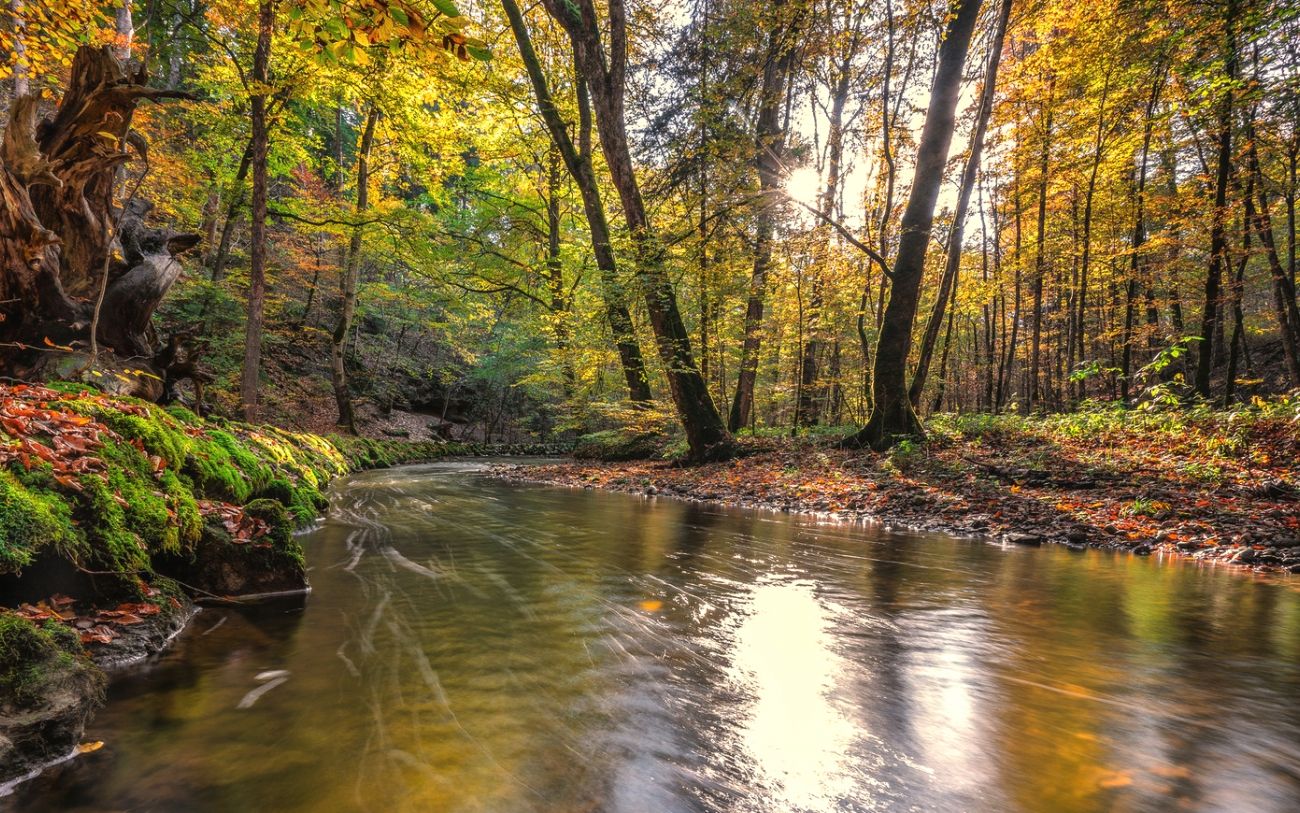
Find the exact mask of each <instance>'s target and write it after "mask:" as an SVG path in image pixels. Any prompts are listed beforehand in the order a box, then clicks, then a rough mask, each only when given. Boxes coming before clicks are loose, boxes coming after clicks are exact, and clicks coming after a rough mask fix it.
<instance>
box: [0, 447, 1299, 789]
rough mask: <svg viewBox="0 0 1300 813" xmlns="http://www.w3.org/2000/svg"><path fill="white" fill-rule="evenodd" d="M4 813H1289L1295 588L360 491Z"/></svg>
mask: <svg viewBox="0 0 1300 813" xmlns="http://www.w3.org/2000/svg"><path fill="white" fill-rule="evenodd" d="M303 541H304V544H305V547H306V548H307V551H308V559H309V563H310V565H311V567H312V573H311V576H312V582H313V585H314V588H315V589H314V592H313V593H312V595H311V597H310V598H309V599H308V600H307V602H306V605H305V607H302V606H299V607H291V606H284V605H265V606H260V607H258V608H238V609H210V610H206V611H204V612H203V613H202V614H201V615H200V616H199V617H198V618H197V619H196V620H195V622H194V624H193V625H192V626H191V628H190V629H189V630H188V631H187V632H186V633H185V634H184V635H183V636H182V637H181V639H180V640H179V641H178V642H177V644H176V646H175V647H174V648H173V649H172V650H171V651H169V652H168V653H166V654H164V655H163V656H162V657H161V658H159V659H158V661H157V662H156V663H153V664H149V665H147V666H144V667H139V668H136V669H132V670H129V671H127V672H124V673H122V674H121V675H119V676H117V677H116V679H115V680H114V683H113V685H112V688H111V691H110V700H109V703H108V706H107V707H106V708H105V709H104V710H103V711H101V713H100V714H99V715H98V717H97V718H96V720H95V722H94V723H93V724H92V727H91V729H90V730H89V731H88V732H87V737H88V738H89V739H92V740H103V741H104V742H105V746H104V747H103V748H102V749H101V750H99V751H97V752H94V753H92V754H87V755H85V756H83V757H80V758H78V759H75V760H73V761H71V762H69V763H67V764H65V765H64V766H62V767H61V768H59V769H57V770H53V771H50V772H48V773H47V774H45V775H44V776H42V777H40V778H38V779H37V780H34V781H33V782H31V783H28V784H27V785H24V786H22V787H21V788H20V789H19V791H18V792H17V793H16V794H15V795H14V796H11V797H9V798H8V799H3V800H0V809H4V810H23V811H53V810H87V811H89V810H96V811H100V810H185V811H334V810H337V811H408V810H409V811H501V812H502V813H517V812H523V811H542V812H545V813H550V812H551V811H556V812H558V811H565V813H581V812H582V811H593V812H594V811H607V812H608V813H638V812H639V811H647V812H649V811H654V813H661V812H662V813H672V812H673V811H683V812H686V811H737V813H769V812H770V813H778V811H779V812H781V813H784V812H785V811H873V810H889V811H903V810H941V811H949V810H990V811H994V810H996V811H1043V810H1053V811H1108V810H1152V811H1156V810H1169V809H1179V810H1233V811H1247V810H1249V811H1290V810H1294V809H1295V807H1296V803H1297V800H1298V799H1300V704H1297V703H1296V700H1295V698H1296V697H1297V696H1300V589H1297V587H1298V585H1297V580H1294V579H1290V580H1288V579H1285V578H1279V579H1271V580H1269V579H1253V578H1250V577H1248V576H1242V575H1241V574H1236V573H1229V572H1226V571H1223V570H1216V569H1213V568H1203V567H1198V566H1195V565H1190V564H1187V563H1178V562H1175V563H1172V564H1169V563H1153V562H1151V561H1149V560H1143V559H1138V558H1135V557H1128V556H1115V555H1110V554H1104V553H1100V552H1095V551H1094V552H1084V553H1079V552H1071V551H1066V550H1063V549H1054V548H1053V549H1041V550H1026V549H1012V550H1007V549H1002V548H998V547H993V546H989V545H983V544H978V543H972V542H961V541H954V540H949V539H944V538H939V537H934V536H919V535H899V534H890V533H885V532H883V531H881V530H879V529H877V528H874V527H870V526H863V525H849V524H842V523H823V522H818V521H816V520H813V519H808V518H790V517H786V516H782V515H778V514H771V513H763V512H753V511H738V510H736V511H733V510H728V509H723V508H718V507H710V506H703V505H698V504H690V503H681V502H676V501H671V500H662V499H640V498H635V497H628V496H624V495H613V494H604V493H597V492H586V491H574V490H560V489H550V488H541V487H517V486H507V485H503V484H500V483H497V482H494V481H491V480H488V479H485V478H483V477H482V476H481V475H480V474H477V473H475V471H474V467H473V466H470V465H465V464H441V465H436V466H424V467H411V468H405V469H398V470H392V471H384V472H373V473H369V474H365V475H360V476H357V477H353V478H350V479H348V480H346V481H344V482H341V483H340V484H339V485H338V486H337V487H336V489H335V493H334V499H333V500H332V508H331V513H330V517H329V520H328V521H327V522H326V523H325V524H323V525H322V526H321V527H320V528H318V529H316V530H314V531H313V532H311V533H310V534H308V535H306V536H305V537H304V539H303Z"/></svg>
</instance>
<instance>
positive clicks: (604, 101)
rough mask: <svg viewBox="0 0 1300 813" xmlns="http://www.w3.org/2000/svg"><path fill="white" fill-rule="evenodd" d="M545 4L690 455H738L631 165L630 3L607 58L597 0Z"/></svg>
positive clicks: (615, 23)
mask: <svg viewBox="0 0 1300 813" xmlns="http://www.w3.org/2000/svg"><path fill="white" fill-rule="evenodd" d="M545 5H546V9H547V11H548V12H550V14H551V16H552V17H554V18H555V19H556V21H557V22H559V23H560V25H561V26H562V27H563V28H564V29H565V31H566V32H567V33H568V35H569V40H570V42H571V43H572V44H573V50H574V54H575V57H576V59H577V64H578V65H579V67H580V69H581V71H582V75H583V78H584V79H585V80H586V82H587V85H588V87H589V89H590V91H591V98H592V102H593V107H594V109H595V113H596V126H597V129H598V131H599V133H600V145H601V150H602V151H603V153H604V155H605V163H606V164H607V165H608V166H609V172H610V177H611V179H612V180H613V182H614V186H615V188H616V189H617V190H618V193H619V199H620V200H621V202H622V204H623V215H624V217H625V218H626V220H627V226H628V230H629V231H630V232H631V236H632V245H633V249H634V251H635V253H636V266H637V267H636V273H637V278H638V281H639V282H640V285H641V289H642V292H643V293H644V295H645V300H646V310H647V311H648V312H649V315H650V324H651V327H652V328H653V329H654V333H655V339H656V345H657V348H658V350H659V357H660V358H661V359H662V360H663V363H664V368H665V373H666V374H667V377H668V386H669V389H670V390H671V392H672V396H673V403H674V405H675V406H676V407H677V415H678V418H679V419H680V421H681V424H682V428H683V429H684V430H685V431H686V440H687V443H688V444H689V445H690V449H691V457H692V458H693V459H694V460H696V461H704V460H716V459H721V458H725V457H729V456H731V454H733V453H734V448H733V444H732V440H731V436H730V435H729V434H728V433H727V430H726V427H725V426H724V425H723V423H722V418H721V417H720V416H719V415H718V410H717V409H716V408H715V407H714V405H713V399H712V398H711V397H710V396H709V390H708V387H707V386H706V384H705V382H704V378H703V376H701V375H700V371H699V368H698V367H697V366H696V364H695V359H694V358H693V357H692V355H691V340H690V336H689V335H688V334H687V332H686V325H685V324H684V323H683V321H682V316H681V311H680V310H679V309H678V307H677V295H676V293H675V292H674V290H673V286H672V282H671V281H670V280H669V278H668V274H667V271H666V269H665V268H664V259H665V258H664V247H663V244H662V243H661V241H660V240H659V238H658V235H657V234H656V233H655V231H654V229H653V227H652V226H651V223H650V219H649V217H648V215H647V214H646V209H645V202H644V200H643V199H642V197H641V189H640V187H639V185H638V184H637V179H636V173H635V172H634V170H633V167H632V153H631V149H630V148H629V145H628V141H627V129H626V126H627V125H626V121H625V119H624V91H625V83H626V70H627V13H626V9H625V8H624V6H623V0H611V2H610V3H609V19H608V29H609V34H608V39H609V53H608V56H607V55H606V51H605V47H604V43H603V38H602V35H601V31H602V28H603V27H604V26H602V24H601V21H600V18H599V15H598V14H597V12H596V8H595V5H594V2H593V0H579V4H578V5H574V4H573V2H571V0H545Z"/></svg>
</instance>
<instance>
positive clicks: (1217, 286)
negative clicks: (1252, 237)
mask: <svg viewBox="0 0 1300 813" xmlns="http://www.w3.org/2000/svg"><path fill="white" fill-rule="evenodd" d="M1224 25H1225V35H1224V40H1225V41H1224V48H1225V60H1224V75H1225V79H1226V80H1227V81H1226V84H1225V85H1224V88H1223V98H1222V100H1221V101H1220V102H1219V116H1218V119H1219V121H1218V133H1217V134H1216V136H1215V139H1216V141H1217V142H1218V164H1217V166H1216V168H1215V173H1214V211H1213V212H1212V214H1211V221H1210V264H1209V268H1208V269H1207V270H1206V274H1205V305H1204V307H1203V309H1202V311H1201V341H1200V345H1199V346H1198V347H1197V355H1196V380H1195V386H1196V392H1197V393H1198V394H1199V395H1200V396H1201V397H1202V398H1209V397H1210V373H1211V372H1212V371H1213V367H1214V339H1215V330H1216V328H1217V327H1218V323H1219V298H1220V297H1221V296H1222V294H1221V288H1222V284H1223V266H1224V263H1226V262H1227V253H1228V238H1227V228H1226V221H1227V217H1228V180H1229V178H1230V177H1231V175H1232V102H1233V85H1234V83H1235V82H1236V81H1237V0H1228V4H1227V9H1226V11H1225V16H1224Z"/></svg>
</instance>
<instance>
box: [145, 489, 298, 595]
mask: <svg viewBox="0 0 1300 813" xmlns="http://www.w3.org/2000/svg"><path fill="white" fill-rule="evenodd" d="M245 510H246V511H247V512H248V513H249V514H250V515H251V516H254V517H257V518H259V519H262V520H264V521H266V522H267V523H268V525H270V528H271V531H270V534H269V536H268V538H267V539H266V540H265V541H262V542H257V543H250V542H236V541H235V540H234V539H233V538H232V537H231V536H230V534H229V533H227V532H226V529H225V528H223V527H221V526H220V525H218V524H217V523H215V522H208V523H207V524H205V525H204V526H203V538H202V539H201V540H200V541H199V544H198V545H197V546H196V547H195V549H194V552H193V553H192V554H191V555H189V556H184V557H181V556H170V557H169V556H164V557H159V558H158V559H157V560H156V562H155V566H156V567H157V569H158V571H159V572H161V573H165V574H167V575H168V576H171V577H173V578H175V579H176V580H177V581H178V582H180V583H181V584H183V585H185V587H187V588H188V589H190V590H191V591H197V592H198V594H199V597H200V598H204V597H208V598H212V597H233V596H250V595H261V594H267V593H292V592H298V591H302V590H306V589H307V586H308V585H307V567H306V563H305V559H304V557H303V551H302V546H301V545H299V544H298V540H296V539H295V538H294V537H293V520H292V516H291V515H290V513H289V512H288V510H287V509H285V507H284V506H282V505H280V504H279V503H278V502H276V501H274V500H255V501H253V502H252V503H249V504H248V506H246V507H245Z"/></svg>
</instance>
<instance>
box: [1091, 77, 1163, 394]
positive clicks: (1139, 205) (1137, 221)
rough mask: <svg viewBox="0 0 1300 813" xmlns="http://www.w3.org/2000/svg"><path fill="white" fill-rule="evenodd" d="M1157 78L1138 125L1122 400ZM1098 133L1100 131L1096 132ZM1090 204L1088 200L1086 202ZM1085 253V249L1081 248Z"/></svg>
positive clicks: (1143, 238) (1129, 370) (1143, 235)
mask: <svg viewBox="0 0 1300 813" xmlns="http://www.w3.org/2000/svg"><path fill="white" fill-rule="evenodd" d="M1158 74H1159V76H1158V78H1157V79H1156V81H1155V83H1154V84H1153V85H1152V86H1151V96H1150V97H1149V98H1148V99H1147V109H1146V119H1145V121H1144V124H1143V127H1142V151H1141V153H1140V156H1141V157H1140V158H1139V159H1138V166H1137V184H1136V185H1135V187H1136V188H1135V189H1134V201H1133V209H1134V212H1133V240H1132V251H1131V252H1130V255H1129V294H1128V306H1127V312H1126V313H1125V315H1124V349H1123V360H1122V361H1121V363H1120V379H1119V381H1120V397H1121V398H1123V399H1124V400H1125V401H1127V400H1128V397H1129V383H1130V382H1129V379H1130V376H1131V373H1132V367H1133V307H1134V303H1133V300H1134V298H1135V296H1136V294H1137V285H1138V280H1139V279H1140V278H1141V277H1142V269H1143V262H1142V246H1143V244H1144V243H1145V242H1146V236H1147V231H1146V193H1147V160H1148V158H1150V155H1151V131H1152V129H1153V127H1154V125H1155V112H1156V105H1157V104H1159V102H1160V92H1161V90H1162V89H1163V88H1164V85H1165V75H1166V74H1165V70H1164V68H1163V67H1162V68H1161V69H1160V70H1159V71H1158ZM1098 132H1100V131H1098ZM1089 202H1090V203H1091V201H1089ZM1084 250H1085V252H1086V251H1087V248H1086V247H1085V249H1084Z"/></svg>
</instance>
